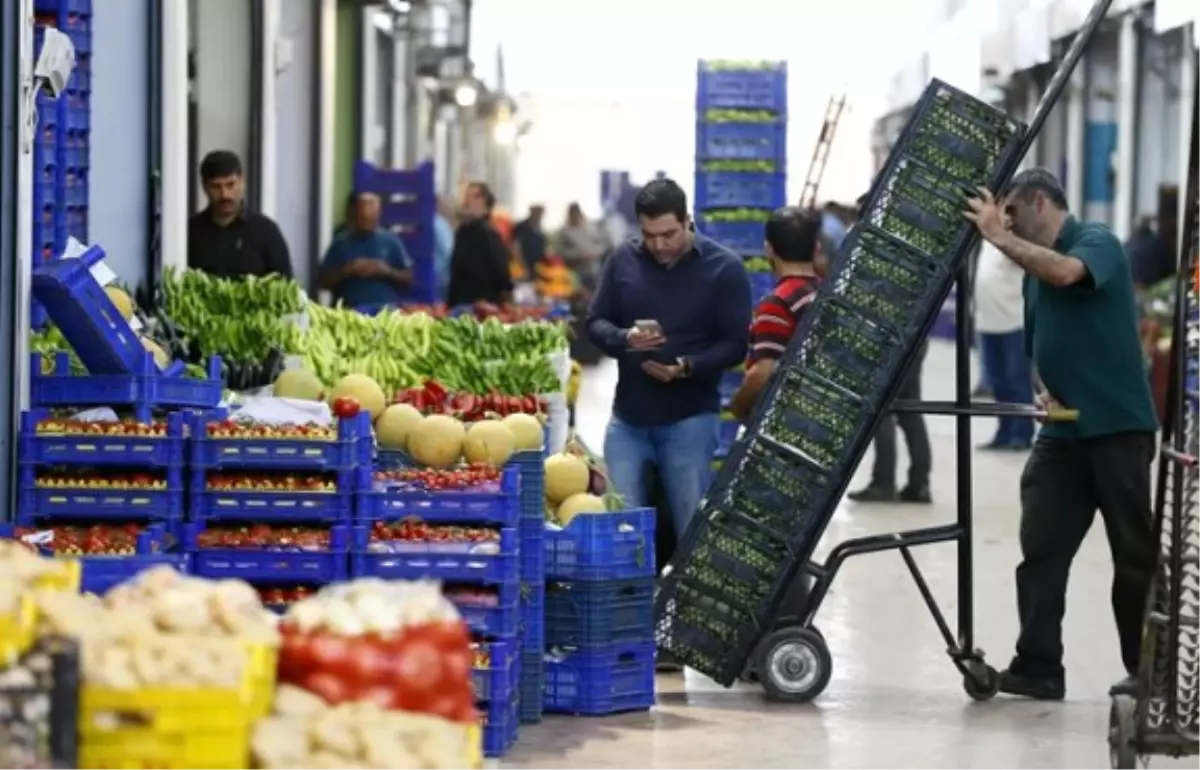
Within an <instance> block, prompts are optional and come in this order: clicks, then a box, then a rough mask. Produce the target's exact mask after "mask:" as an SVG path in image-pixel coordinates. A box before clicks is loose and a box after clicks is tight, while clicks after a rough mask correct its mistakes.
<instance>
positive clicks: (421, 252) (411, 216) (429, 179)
mask: <svg viewBox="0 0 1200 770" xmlns="http://www.w3.org/2000/svg"><path fill="white" fill-rule="evenodd" d="M354 191H355V192H356V193H373V194H375V195H378V196H379V197H380V200H381V203H382V210H381V211H380V216H379V223H380V226H381V227H384V228H386V229H388V230H390V231H392V232H393V233H395V234H396V235H398V236H399V237H400V240H401V241H403V242H404V248H405V250H406V251H407V252H408V256H409V258H410V259H411V260H412V263H413V264H412V271H413V282H412V286H410V287H408V288H407V289H405V290H404V291H403V293H402V295H401V298H402V300H403V301H405V302H414V303H430V302H434V301H435V300H436V299H437V273H436V270H435V265H434V251H435V246H436V242H437V239H436V235H435V234H434V228H433V221H434V218H435V217H436V216H437V188H436V181H435V179H434V173H433V163H432V162H426V163H422V164H421V165H420V166H418V167H417V168H416V169H413V170H398V169H386V168H379V167H378V166H374V165H372V164H370V163H367V162H366V161H359V163H358V166H357V167H356V168H355V170H354ZM364 309H368V308H364ZM371 309H373V308H371Z"/></svg>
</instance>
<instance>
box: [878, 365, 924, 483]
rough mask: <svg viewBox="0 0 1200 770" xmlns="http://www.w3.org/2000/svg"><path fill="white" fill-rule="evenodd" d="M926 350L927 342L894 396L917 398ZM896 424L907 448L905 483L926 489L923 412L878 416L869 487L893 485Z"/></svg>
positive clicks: (894, 481) (894, 480) (894, 478)
mask: <svg viewBox="0 0 1200 770" xmlns="http://www.w3.org/2000/svg"><path fill="white" fill-rule="evenodd" d="M927 349H928V343H926V344H924V345H922V346H921V347H920V349H919V350H918V351H917V358H916V360H915V361H914V362H913V365H912V369H910V370H909V371H908V378H907V379H905V380H904V383H903V384H902V385H901V386H900V392H899V393H898V394H897V395H896V398H898V399H901V400H906V401H917V400H920V398H921V370H922V369H923V368H924V366H925V353H926V351H927ZM897 425H899V426H900V430H901V431H902V432H903V433H904V443H905V445H906V446H907V447H908V457H909V466H908V485H909V486H910V487H913V488H914V489H921V488H926V487H928V486H929V473H930V471H931V470H932V467H933V452H932V450H931V449H930V447H929V431H928V430H927V429H926V428H925V415H922V414H915V413H913V412H902V413H900V414H894V413H892V412H888V413H887V414H885V415H884V416H883V418H882V419H880V421H879V427H878V428H877V429H876V431H875V464H874V466H873V467H872V470H871V486H873V487H878V488H880V489H895V488H896V426H897Z"/></svg>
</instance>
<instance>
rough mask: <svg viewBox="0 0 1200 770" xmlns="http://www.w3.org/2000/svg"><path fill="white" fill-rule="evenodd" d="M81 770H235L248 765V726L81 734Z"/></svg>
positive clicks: (143, 729)
mask: <svg viewBox="0 0 1200 770" xmlns="http://www.w3.org/2000/svg"><path fill="white" fill-rule="evenodd" d="M79 767H80V768H81V769H82V770H134V769H135V768H146V767H154V768H163V770H192V769H193V768H196V769H197V770H200V769H201V768H204V769H206V770H237V769H240V768H247V767H250V726H249V725H243V726H241V727H237V728H229V729H223V730H205V729H191V730H174V731H162V730H154V729H150V728H137V727H125V728H119V729H116V730H110V731H108V732H103V733H86V734H84V735H82V736H80V742H79Z"/></svg>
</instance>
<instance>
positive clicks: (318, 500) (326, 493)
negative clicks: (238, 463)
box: [190, 468, 371, 522]
mask: <svg viewBox="0 0 1200 770" xmlns="http://www.w3.org/2000/svg"><path fill="white" fill-rule="evenodd" d="M370 473H371V472H370V469H368V468H359V469H355V470H342V471H334V472H332V473H316V472H304V471H299V472H289V471H279V470H273V471H268V470H250V469H247V470H233V469H229V470H224V471H208V470H205V469H202V468H197V469H194V470H193V471H192V482H191V489H190V495H191V515H192V518H193V519H195V520H198V521H219V520H230V521H234V520H241V521H251V520H254V521H269V522H293V521H306V522H316V521H323V522H337V521H346V520H348V519H349V518H350V512H351V509H352V508H353V494H354V492H355V491H356V490H358V489H359V488H361V487H362V486H365V485H366V484H367V483H368V479H369V478H370Z"/></svg>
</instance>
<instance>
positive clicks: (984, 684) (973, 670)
mask: <svg viewBox="0 0 1200 770" xmlns="http://www.w3.org/2000/svg"><path fill="white" fill-rule="evenodd" d="M963 689H964V690H966V692H967V695H969V696H971V700H977V701H985V700H991V699H992V698H994V697H996V693H998V692H1000V674H999V673H998V672H997V671H996V669H994V668H992V667H991V666H989V665H987V664H986V663H977V664H975V665H968V667H967V673H965V674H963Z"/></svg>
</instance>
